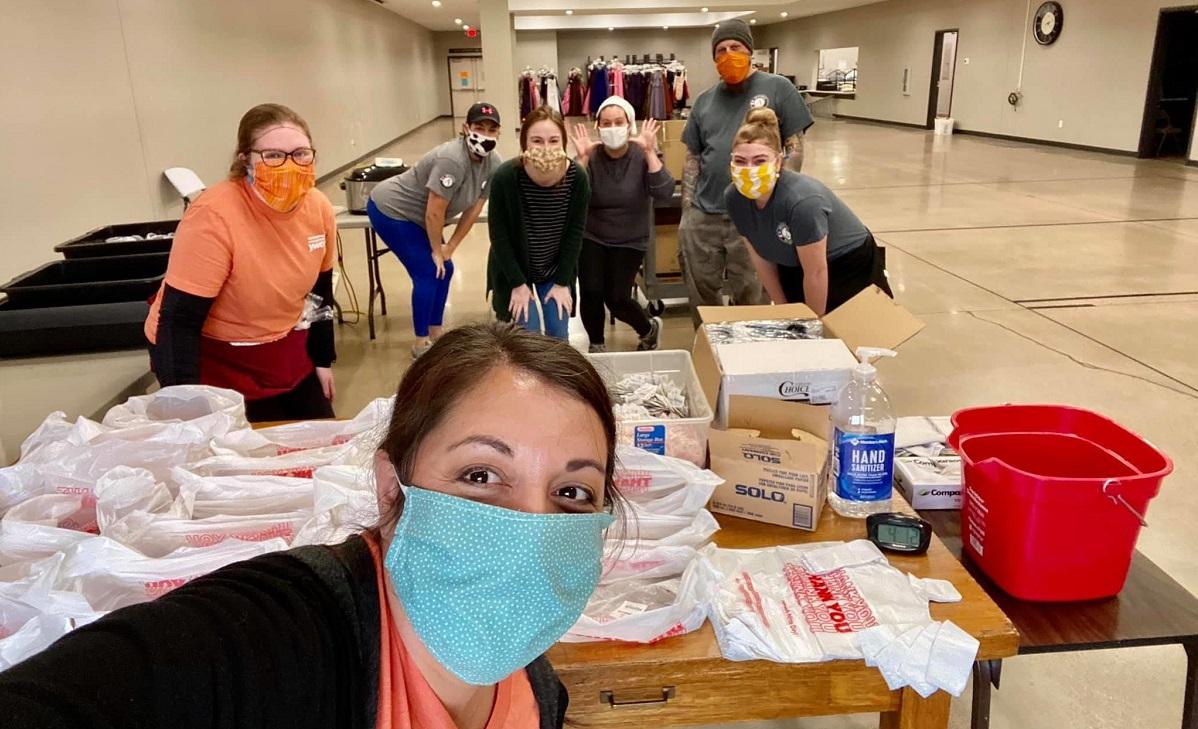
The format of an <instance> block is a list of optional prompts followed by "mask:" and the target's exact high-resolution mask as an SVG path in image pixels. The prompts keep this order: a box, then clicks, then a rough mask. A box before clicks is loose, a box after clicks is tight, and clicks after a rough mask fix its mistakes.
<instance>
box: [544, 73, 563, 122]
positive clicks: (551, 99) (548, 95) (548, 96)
mask: <svg viewBox="0 0 1198 729" xmlns="http://www.w3.org/2000/svg"><path fill="white" fill-rule="evenodd" d="M542 83H544V84H545V92H544V93H543V94H542V97H543V98H544V99H545V103H546V104H547V105H548V106H549V108H550V109H553V110H554V111H556V112H558V113H559V114H560V113H561V112H562V97H561V94H559V93H558V91H557V76H554V75H553V74H550V75H548V76H546V77H545V78H544V79H543V81H542Z"/></svg>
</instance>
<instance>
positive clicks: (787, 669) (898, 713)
mask: <svg viewBox="0 0 1198 729" xmlns="http://www.w3.org/2000/svg"><path fill="white" fill-rule="evenodd" d="M898 500H901V499H896V501H898ZM904 506H905V504H904ZM719 522H720V525H721V527H722V528H721V530H720V531H719V532H717V533H716V535H715V541H716V543H717V544H719V545H720V546H721V547H729V548H753V547H769V546H776V545H779V544H800V543H805V542H818V541H830V540H844V541H848V540H852V539H859V538H861V537H863V536H864V534H865V523H864V521H862V520H859V519H844V518H841V517H839V516H837V515H836V514H835V513H833V512H832V510H831V509H830V508H825V509H824V512H823V514H822V516H821V518H820V527H819V529H818V530H817V531H816V532H804V531H799V530H795V529H787V528H785V527H775V526H771V525H768V524H761V523H758V522H753V521H746V520H744V519H738V518H734V517H727V516H720V517H719ZM890 561H891V564H893V565H894V566H895V567H897V568H898V569H901V570H904V571H906V572H910V573H912V574H914V575H916V576H918V577H937V578H941V579H946V580H950V581H951V582H952V583H953V584H954V585H956V587H957V589H958V590H959V591H960V592H961V595H962V596H963V597H964V600H963V601H962V602H961V603H958V604H953V605H935V604H934V605H932V607H931V609H932V617H933V619H935V620H951V621H953V622H954V623H956V624H957V625H959V626H960V627H961V628H962V629H963V630H965V631H967V632H968V633H969V634H970V635H973V636H974V637H975V638H977V639H978V641H979V642H980V643H981V647H980V648H979V652H978V659H979V660H983V661H989V660H998V659H1002V658H1006V657H1009V656H1013V655H1015V653H1016V651H1017V650H1018V648H1019V634H1018V633H1017V632H1016V630H1015V627H1014V626H1013V625H1012V624H1011V621H1009V620H1008V619H1007V618H1006V616H1005V615H1003V613H1002V611H1001V610H999V608H998V606H997V605H995V604H994V601H993V600H991V599H990V597H989V596H988V595H987V594H986V592H985V591H984V590H983V589H982V588H981V587H980V586H979V585H978V584H977V582H975V581H974V579H973V578H972V577H970V575H969V573H968V572H966V571H965V568H964V567H963V566H962V565H961V563H960V562H959V561H957V559H956V557H954V556H953V554H952V553H951V552H950V551H949V550H948V549H947V548H946V547H945V546H944V544H942V543H941V542H940V540H939V539H936V538H935V537H933V539H932V546H931V548H930V549H929V550H928V553H927V554H926V555H923V556H920V557H894V556H892V557H891V560H890ZM549 659H550V661H551V662H552V664H553V667H554V668H555V669H556V670H557V672H558V675H559V676H561V679H562V681H563V682H564V683H565V684H566V687H567V689H569V692H570V713H569V718H571V719H573V720H575V721H577V722H579V724H580V725H582V726H586V727H602V728H606V727H629V728H632V727H636V728H637V729H641V728H642V727H654V728H656V727H667V726H686V725H698V724H713V723H720V722H737V721H749V720H770V719H783V718H791V717H803V716H822V715H828V714H855V713H864V712H879V713H881V715H882V716H881V724H880V726H881V727H882V729H900V728H901V729H925V728H926V729H932V728H937V729H941V728H943V727H946V726H948V712H949V700H950V697H949V695H948V694H946V693H944V692H943V691H941V692H938V693H936V694H934V695H933V696H932V697H931V698H929V699H923V698H921V697H920V696H919V694H917V693H915V692H914V691H912V690H910V689H903V690H901V691H890V690H889V689H888V688H887V686H886V682H885V681H884V680H883V679H882V676H881V674H880V673H879V672H878V671H877V669H875V668H869V667H868V666H866V665H865V663H864V662H863V661H831V662H826V663H810V664H784V663H772V662H769V661H745V662H734V661H728V660H725V659H724V658H723V657H722V656H721V655H720V649H719V646H718V645H717V644H716V639H715V633H714V632H713V631H712V629H711V625H710V624H704V626H703V628H702V629H700V630H699V631H696V632H694V633H691V634H689V635H684V636H680V637H677V638H670V639H667V640H665V641H662V642H660V643H657V644H654V645H629V644H621V643H562V644H558V645H557V646H555V647H554V648H553V649H552V650H551V651H550V653H549Z"/></svg>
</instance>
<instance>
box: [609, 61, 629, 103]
mask: <svg viewBox="0 0 1198 729" xmlns="http://www.w3.org/2000/svg"><path fill="white" fill-rule="evenodd" d="M609 81H610V84H609V85H610V86H611V94H610V95H611V96H619V97H620V98H622V99H625V100H627V97H625V96H624V93H625V88H624V64H622V63H618V62H617V63H613V64H612V66H611V78H610V79H609Z"/></svg>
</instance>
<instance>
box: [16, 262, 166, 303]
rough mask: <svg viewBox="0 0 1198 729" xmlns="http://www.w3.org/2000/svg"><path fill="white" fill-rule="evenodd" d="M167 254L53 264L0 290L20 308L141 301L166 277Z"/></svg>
mask: <svg viewBox="0 0 1198 729" xmlns="http://www.w3.org/2000/svg"><path fill="white" fill-rule="evenodd" d="M169 258H170V254H169V253H143V254H141V255H137V256H107V257H103V258H74V259H68V260H65V261H54V262H53V263H47V264H46V265H44V266H41V267H40V268H35V269H34V270H32V271H28V272H26V273H23V274H21V275H20V276H18V277H16V278H14V279H13V280H11V281H9V282H8V283H6V284H3V285H0V291H3V292H4V293H5V294H7V295H8V300H9V301H10V302H11V303H12V304H14V305H17V306H20V307H22V308H31V307H41V306H50V307H54V306H80V305H88V304H114V303H119V302H122V301H145V300H146V299H148V298H149V297H150V296H151V295H152V294H153V293H154V292H155V291H157V290H158V287H159V284H161V283H162V279H163V277H164V276H165V275H166V264H167V260H168V259H169Z"/></svg>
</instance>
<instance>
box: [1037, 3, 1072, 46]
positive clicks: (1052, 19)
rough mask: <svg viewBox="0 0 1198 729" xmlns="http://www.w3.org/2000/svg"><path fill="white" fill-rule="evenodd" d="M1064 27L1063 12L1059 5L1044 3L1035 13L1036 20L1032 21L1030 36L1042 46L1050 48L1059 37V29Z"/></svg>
mask: <svg viewBox="0 0 1198 729" xmlns="http://www.w3.org/2000/svg"><path fill="white" fill-rule="evenodd" d="M1064 25H1065V11H1064V9H1063V8H1061V4H1060V3H1044V4H1043V5H1041V6H1040V9H1039V10H1037V11H1036V19H1035V20H1033V21H1032V35H1034V36H1036V42H1037V43H1039V44H1040V45H1042V46H1050V45H1052V44H1053V43H1055V42H1056V40H1057V38H1059V37H1061V28H1062V27H1064Z"/></svg>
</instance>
